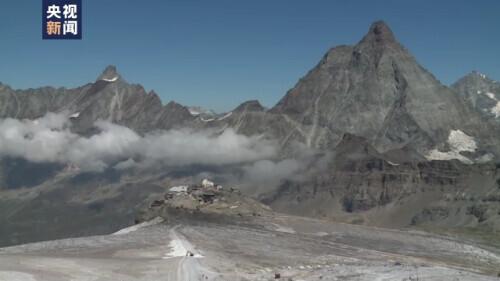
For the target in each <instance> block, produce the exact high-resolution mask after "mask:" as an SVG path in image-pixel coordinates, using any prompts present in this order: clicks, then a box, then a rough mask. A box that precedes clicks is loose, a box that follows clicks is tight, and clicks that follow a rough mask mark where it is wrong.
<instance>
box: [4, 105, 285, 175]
mask: <svg viewBox="0 0 500 281" xmlns="http://www.w3.org/2000/svg"><path fill="white" fill-rule="evenodd" d="M68 120H69V119H68V116H67V114H54V113H49V114H47V115H46V116H44V117H42V118H40V119H37V120H33V121H31V120H16V119H3V120H0V156H11V157H22V158H25V159H26V160H29V161H32V162H59V163H67V164H74V165H76V166H78V167H79V168H80V169H81V170H86V171H102V170H103V169H105V168H107V167H110V166H115V168H117V169H126V168H129V167H132V166H134V165H141V162H148V163H150V164H151V163H156V162H161V163H164V164H168V165H190V164H213V165H222V164H236V163H247V162H253V161H258V160H262V159H266V158H269V157H272V156H273V155H274V154H275V152H276V149H275V146H274V144H273V143H272V142H270V141H266V140H263V139H261V138H259V137H246V136H243V135H238V134H236V133H235V132H234V131H233V130H226V131H224V132H223V133H222V134H216V133H215V132H213V131H202V132H193V131H189V130H172V131H162V132H157V133H155V134H149V135H146V136H144V137H142V136H140V135H138V134H137V133H135V132H134V131H132V130H130V129H129V128H127V127H124V126H119V125H116V124H111V123H109V122H105V121H98V122H96V123H95V126H96V127H97V128H98V129H99V131H100V132H99V133H97V134H95V135H93V136H90V137H83V136H79V135H77V134H74V133H72V132H71V130H70V122H69V121H68Z"/></svg>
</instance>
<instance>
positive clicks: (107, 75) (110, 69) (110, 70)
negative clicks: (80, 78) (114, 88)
mask: <svg viewBox="0 0 500 281" xmlns="http://www.w3.org/2000/svg"><path fill="white" fill-rule="evenodd" d="M120 77H121V76H120V74H119V73H118V71H117V70H116V66H114V65H108V66H107V67H106V68H105V69H104V71H103V72H102V74H101V75H100V76H99V77H98V78H97V81H106V82H115V81H117V80H118V79H120Z"/></svg>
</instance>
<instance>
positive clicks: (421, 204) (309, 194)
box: [262, 136, 500, 231]
mask: <svg viewBox="0 0 500 281" xmlns="http://www.w3.org/2000/svg"><path fill="white" fill-rule="evenodd" d="M336 151H337V153H336V155H335V156H334V157H333V159H332V160H331V164H330V165H329V167H328V168H327V171H328V172H325V171H320V172H316V173H311V174H307V175H305V176H304V177H302V180H298V181H288V182H286V183H284V184H283V185H281V187H280V188H279V189H277V190H276V191H275V192H273V193H270V194H267V195H266V196H264V197H263V198H262V199H263V201H264V202H265V203H267V204H269V205H270V206H271V207H273V208H274V209H276V210H277V211H284V212H290V213H293V214H302V215H304V214H307V215H309V216H315V217H317V216H319V217H327V218H331V219H336V220H343V221H347V222H355V223H363V224H369V225H377V226H389V227H407V226H410V225H413V226H426V225H431V226H433V227H436V228H443V229H444V228H453V227H459V228H461V227H473V228H477V229H478V230H479V229H482V230H486V231H491V230H498V229H500V228H499V227H500V224H499V222H500V207H499V205H498V202H499V200H500V184H499V183H500V166H498V165H494V164H483V165H478V164H475V165H465V164H463V163H461V162H460V161H457V160H452V161H423V162H421V161H415V162H405V163H398V162H393V161H396V160H394V159H395V157H394V155H397V154H398V153H397V152H396V151H391V153H388V154H383V153H378V152H377V151H376V150H375V149H374V148H373V147H372V146H370V145H369V144H368V142H367V141H366V140H364V139H362V138H359V137H353V136H347V137H344V138H343V141H342V142H341V143H340V144H339V146H338V147H337V149H336ZM391 160H392V161H391Z"/></svg>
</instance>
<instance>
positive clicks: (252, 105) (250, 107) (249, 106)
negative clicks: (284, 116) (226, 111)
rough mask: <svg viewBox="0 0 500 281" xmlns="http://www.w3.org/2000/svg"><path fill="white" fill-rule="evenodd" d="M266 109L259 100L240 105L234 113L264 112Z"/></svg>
mask: <svg viewBox="0 0 500 281" xmlns="http://www.w3.org/2000/svg"><path fill="white" fill-rule="evenodd" d="M264 110H265V108H264V107H263V106H262V105H261V104H260V102H259V101H258V100H249V101H246V102H244V103H242V104H240V105H239V106H238V107H237V108H236V109H235V110H234V111H236V112H243V111H264Z"/></svg>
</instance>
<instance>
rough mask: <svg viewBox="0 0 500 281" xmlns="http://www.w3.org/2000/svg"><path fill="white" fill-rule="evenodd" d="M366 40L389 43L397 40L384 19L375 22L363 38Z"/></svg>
mask: <svg viewBox="0 0 500 281" xmlns="http://www.w3.org/2000/svg"><path fill="white" fill-rule="evenodd" d="M362 41H364V42H375V43H389V42H396V38H395V36H394V33H392V30H391V28H390V27H389V26H388V25H387V24H386V23H385V22H384V21H376V22H374V23H373V24H372V25H371V26H370V29H369V31H368V33H367V34H366V35H365V37H364V38H363V40H362Z"/></svg>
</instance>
